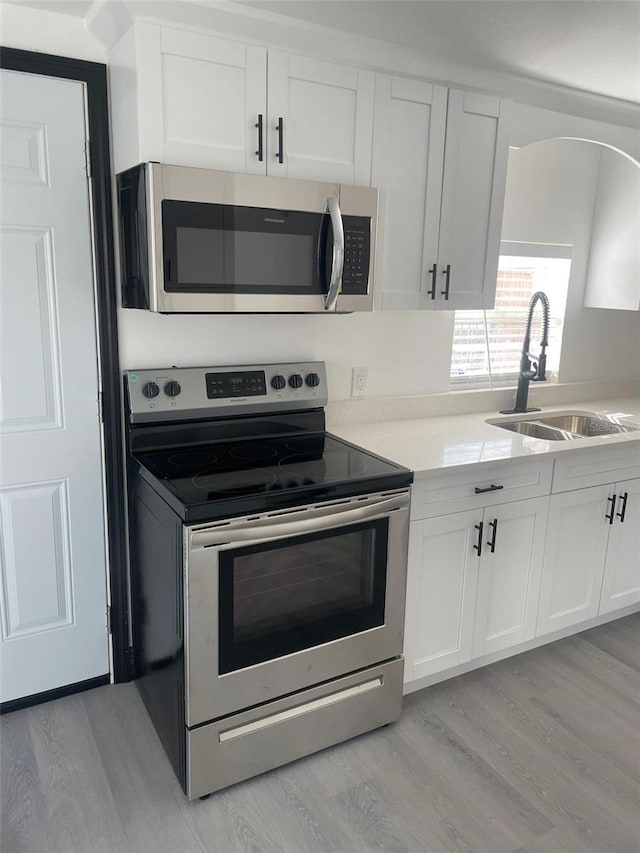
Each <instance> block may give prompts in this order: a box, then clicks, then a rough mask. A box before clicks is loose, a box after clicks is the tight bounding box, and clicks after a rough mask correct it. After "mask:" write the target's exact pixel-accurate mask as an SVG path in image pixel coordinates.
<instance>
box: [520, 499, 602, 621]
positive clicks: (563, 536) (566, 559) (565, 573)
mask: <svg viewBox="0 0 640 853" xmlns="http://www.w3.org/2000/svg"><path fill="white" fill-rule="evenodd" d="M612 493H613V488H612V487H611V486H593V487H591V488H588V489H578V490H577V491H575V492H563V493H561V494H557V495H552V496H551V499H550V503H549V524H548V526H547V538H546V543H545V553H544V565H543V572H542V584H541V588H540V605H539V609H538V625H537V630H536V634H537V635H538V636H540V635H542V634H548V633H549V632H551V631H557V630H559V629H560V628H567V627H569V626H571V625H577V624H578V623H580V622H584V621H586V620H587V619H590V618H592V617H593V616H597V615H598V605H599V601H600V589H601V586H602V573H603V569H604V561H605V555H606V552H607V540H608V538H609V528H610V525H609V522H608V521H607V519H606V518H605V514H606V513H607V511H608V509H609V508H610V502H609V501H608V500H607V498H608V497H609V495H610V494H612Z"/></svg>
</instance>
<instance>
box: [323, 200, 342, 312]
mask: <svg viewBox="0 0 640 853" xmlns="http://www.w3.org/2000/svg"><path fill="white" fill-rule="evenodd" d="M326 209H327V210H328V211H329V216H330V217H331V227H332V228H333V257H332V261H331V280H330V282H329V289H328V291H327V296H326V298H325V300H324V310H325V311H335V310H336V302H337V301H338V287H339V286H340V279H341V278H342V270H343V267H344V228H343V227H342V214H341V213H340V205H339V204H338V199H337V198H336V197H335V196H332V195H330V196H329V198H328V199H327V208H326Z"/></svg>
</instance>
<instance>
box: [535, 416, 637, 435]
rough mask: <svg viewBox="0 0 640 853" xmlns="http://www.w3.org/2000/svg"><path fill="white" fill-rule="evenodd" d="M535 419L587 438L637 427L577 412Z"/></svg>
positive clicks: (628, 430)
mask: <svg viewBox="0 0 640 853" xmlns="http://www.w3.org/2000/svg"><path fill="white" fill-rule="evenodd" d="M536 421H537V422H538V423H541V424H546V425H547V426H550V427H556V428H557V429H562V430H567V432H571V433H574V434H575V435H581V436H585V437H587V438H592V437H593V436H596V435H609V434H610V433H620V432H631V431H633V430H635V429H637V427H635V426H632V425H628V424H619V423H615V422H614V421H610V420H607V419H605V418H600V417H596V416H595V415H588V414H577V413H576V414H568V415H548V416H545V417H543V418H536Z"/></svg>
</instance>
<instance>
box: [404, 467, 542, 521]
mask: <svg viewBox="0 0 640 853" xmlns="http://www.w3.org/2000/svg"><path fill="white" fill-rule="evenodd" d="M552 471H553V462H552V460H550V459H549V460H545V461H541V460H539V459H536V460H535V461H531V462H530V461H526V462H520V461H518V462H511V461H509V462H504V463H499V464H495V465H489V466H479V465H470V466H469V467H468V468H465V469H463V470H457V471H455V472H446V471H438V472H436V473H433V474H428V475H427V476H426V477H424V478H421V479H418V480H416V481H415V482H414V484H413V487H412V499H411V520H412V521H415V520H417V519H420V518H431V517H433V516H436V515H445V514H447V513H450V512H461V511H465V510H470V509H481V508H482V507H485V506H495V505H496V504H503V503H508V502H510V501H514V500H523V499H525V498H537V497H541V496H543V495H548V494H549V492H550V489H551V475H552Z"/></svg>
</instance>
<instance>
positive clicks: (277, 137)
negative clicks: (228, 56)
mask: <svg viewBox="0 0 640 853" xmlns="http://www.w3.org/2000/svg"><path fill="white" fill-rule="evenodd" d="M267 80H268V83H267V105H268V119H269V123H268V131H267V136H266V140H267V150H268V159H267V174H269V175H282V176H286V177H289V178H306V179H309V180H315V181H331V182H338V183H346V184H359V185H361V186H369V184H370V176H371V136H372V133H373V89H374V74H373V72H372V71H365V70H362V69H358V68H352V67H350V66H348V65H339V64H337V63H334V62H324V61H321V60H318V59H311V58H310V57H306V56H294V55H292V54H288V53H282V52H281V51H278V50H270V51H269V55H268V74H267Z"/></svg>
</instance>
